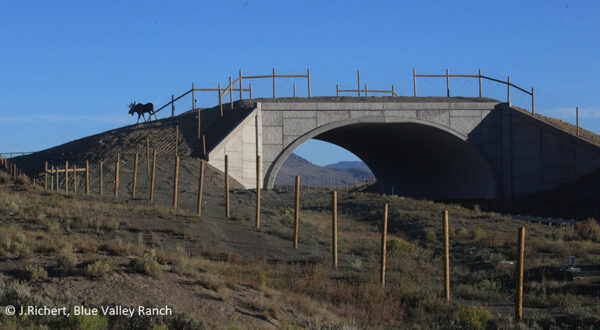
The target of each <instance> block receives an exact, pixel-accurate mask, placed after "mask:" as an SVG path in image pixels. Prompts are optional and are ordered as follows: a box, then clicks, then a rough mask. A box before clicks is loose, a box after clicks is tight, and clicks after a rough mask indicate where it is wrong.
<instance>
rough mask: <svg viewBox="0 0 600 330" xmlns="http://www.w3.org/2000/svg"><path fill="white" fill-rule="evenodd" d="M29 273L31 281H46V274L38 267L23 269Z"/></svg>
mask: <svg viewBox="0 0 600 330" xmlns="http://www.w3.org/2000/svg"><path fill="white" fill-rule="evenodd" d="M25 270H27V271H28V272H29V279H30V280H31V281H43V280H47V279H48V272H46V269H44V267H42V266H40V265H29V266H27V267H26V268H25Z"/></svg>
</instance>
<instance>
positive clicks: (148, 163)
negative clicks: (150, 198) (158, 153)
mask: <svg viewBox="0 0 600 330" xmlns="http://www.w3.org/2000/svg"><path fill="white" fill-rule="evenodd" d="M146 172H147V173H148V175H150V141H149V140H148V138H146Z"/></svg>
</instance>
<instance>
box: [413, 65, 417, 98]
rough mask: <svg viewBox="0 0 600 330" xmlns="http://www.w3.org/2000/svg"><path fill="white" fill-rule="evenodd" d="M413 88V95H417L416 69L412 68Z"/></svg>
mask: <svg viewBox="0 0 600 330" xmlns="http://www.w3.org/2000/svg"><path fill="white" fill-rule="evenodd" d="M413 89H414V93H415V97H417V70H416V69H415V68H413Z"/></svg>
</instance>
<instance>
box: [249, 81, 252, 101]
mask: <svg viewBox="0 0 600 330" xmlns="http://www.w3.org/2000/svg"><path fill="white" fill-rule="evenodd" d="M249 86H250V100H251V101H252V83H250V84H249Z"/></svg>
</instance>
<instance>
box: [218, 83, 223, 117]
mask: <svg viewBox="0 0 600 330" xmlns="http://www.w3.org/2000/svg"><path fill="white" fill-rule="evenodd" d="M218 86H219V88H218V89H219V109H220V110H221V117H223V96H222V95H221V83H219V84H218Z"/></svg>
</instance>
